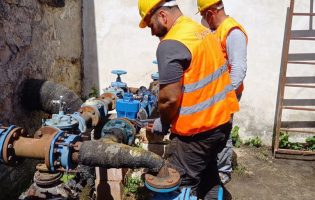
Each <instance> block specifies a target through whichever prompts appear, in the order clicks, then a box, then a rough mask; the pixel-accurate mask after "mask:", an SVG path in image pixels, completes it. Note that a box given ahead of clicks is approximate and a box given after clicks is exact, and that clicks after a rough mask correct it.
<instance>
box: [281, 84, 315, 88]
mask: <svg viewBox="0 0 315 200" xmlns="http://www.w3.org/2000/svg"><path fill="white" fill-rule="evenodd" d="M285 86H287V87H301V88H303V87H304V88H315V85H302V84H285Z"/></svg>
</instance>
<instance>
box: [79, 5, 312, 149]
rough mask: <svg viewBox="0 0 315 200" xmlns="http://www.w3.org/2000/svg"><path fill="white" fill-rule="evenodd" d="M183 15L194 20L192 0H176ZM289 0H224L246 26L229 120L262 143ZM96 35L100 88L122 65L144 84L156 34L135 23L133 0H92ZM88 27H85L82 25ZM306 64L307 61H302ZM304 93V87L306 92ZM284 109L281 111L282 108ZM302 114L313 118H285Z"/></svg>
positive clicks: (267, 136)
mask: <svg viewBox="0 0 315 200" xmlns="http://www.w3.org/2000/svg"><path fill="white" fill-rule="evenodd" d="M177 2H178V3H179V5H180V8H181V9H182V11H183V13H184V14H185V15H188V16H190V17H192V18H193V19H195V20H196V21H200V16H199V15H198V14H197V15H196V14H195V13H196V10H197V6H196V2H197V1H196V0H177ZM289 2H290V1H289V0H286V1H274V0H265V1H259V0H242V1H234V0H224V3H225V9H226V12H227V13H228V14H229V15H231V16H233V17H234V18H235V19H237V20H238V21H239V22H240V23H241V24H242V25H243V26H244V28H245V29H246V30H247V32H248V36H249V43H248V71H247V77H246V79H245V91H244V93H243V97H242V100H241V111H240V112H239V113H237V114H236V115H235V125H238V126H240V128H241V129H240V134H241V136H242V137H243V138H246V137H250V136H255V135H258V136H260V137H262V139H263V141H264V143H266V144H271V141H272V139H271V138H272V132H273V125H274V115H275V114H274V113H275V107H276V97H277V87H278V76H279V69H280V61H281V53H282V43H283V35H284V27H285V17H286V9H287V7H288V6H289ZM296 2H297V3H296V5H297V6H296V7H297V11H304V12H307V11H309V1H303V0H299V1H296ZM94 4H95V5H97V6H96V7H95V20H96V21H95V24H93V26H96V38H97V45H96V46H97V53H98V57H97V62H98V63H94V64H97V65H98V71H99V85H100V89H102V88H104V87H106V86H108V85H109V84H110V82H111V81H113V80H114V79H115V76H114V75H112V74H111V73H110V71H111V70H113V69H124V70H127V71H128V74H127V75H124V76H122V79H123V81H124V82H126V83H128V85H130V86H141V85H145V86H147V85H148V84H149V82H150V75H151V73H153V72H156V71H157V67H156V65H154V64H152V60H154V59H155V50H156V47H157V45H158V42H159V41H158V39H157V38H155V37H152V36H151V32H150V29H148V28H147V29H140V28H139V27H138V24H139V21H140V16H139V14H138V8H137V1H136V0H134V1H130V0H117V1H103V0H94ZM294 24H295V25H297V26H299V27H300V28H301V26H304V28H305V26H306V27H307V26H308V22H307V19H306V18H305V17H304V18H302V19H301V18H300V19H297V20H296V21H294ZM85 28H88V27H85ZM293 49H294V50H295V51H297V52H298V51H300V52H302V51H303V50H306V49H307V51H310V52H314V51H315V49H314V45H313V47H312V45H311V44H306V43H303V44H300V48H299V49H298V48H297V47H293ZM306 68H307V67H306ZM312 69H313V68H308V69H307V70H309V71H308V72H307V74H308V75H310V76H311V75H314V73H315V72H314V70H312ZM302 72H304V73H305V72H306V71H304V70H301V67H296V68H292V69H290V73H291V75H292V74H297V73H302ZM296 95H301V91H300V90H295V91H292V92H291V96H296ZM306 96H307V97H308V98H311V97H310V92H308V93H307V94H306ZM286 115H287V114H286ZM296 116H299V117H300V116H304V117H305V118H307V119H309V120H310V119H314V116H313V115H311V114H310V113H307V114H304V113H302V114H301V113H300V114H288V115H287V117H288V118H289V119H293V118H294V117H296Z"/></svg>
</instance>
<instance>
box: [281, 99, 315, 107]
mask: <svg viewBox="0 0 315 200" xmlns="http://www.w3.org/2000/svg"><path fill="white" fill-rule="evenodd" d="M283 105H284V106H315V99H283Z"/></svg>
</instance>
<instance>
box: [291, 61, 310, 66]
mask: <svg viewBox="0 0 315 200" xmlns="http://www.w3.org/2000/svg"><path fill="white" fill-rule="evenodd" d="M288 63H290V64H302V65H315V62H298V61H295V62H294V61H289V62H288Z"/></svg>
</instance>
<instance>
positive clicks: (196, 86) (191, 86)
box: [184, 64, 227, 93]
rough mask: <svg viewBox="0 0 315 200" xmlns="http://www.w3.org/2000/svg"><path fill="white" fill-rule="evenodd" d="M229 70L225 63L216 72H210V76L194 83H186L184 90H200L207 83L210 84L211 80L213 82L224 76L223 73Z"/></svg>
mask: <svg viewBox="0 0 315 200" xmlns="http://www.w3.org/2000/svg"><path fill="white" fill-rule="evenodd" d="M226 70H227V65H226V64H224V65H223V66H222V67H220V68H219V69H217V70H216V71H215V72H214V73H212V74H210V75H209V76H207V77H205V78H204V79H202V80H200V81H198V82H196V83H193V84H186V85H185V86H184V92H185V93H187V92H193V91H195V90H198V89H200V88H203V87H205V86H206V85H208V84H210V83H211V82H213V81H214V80H216V79H217V78H219V77H220V76H222V74H223V73H224V72H226Z"/></svg>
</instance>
